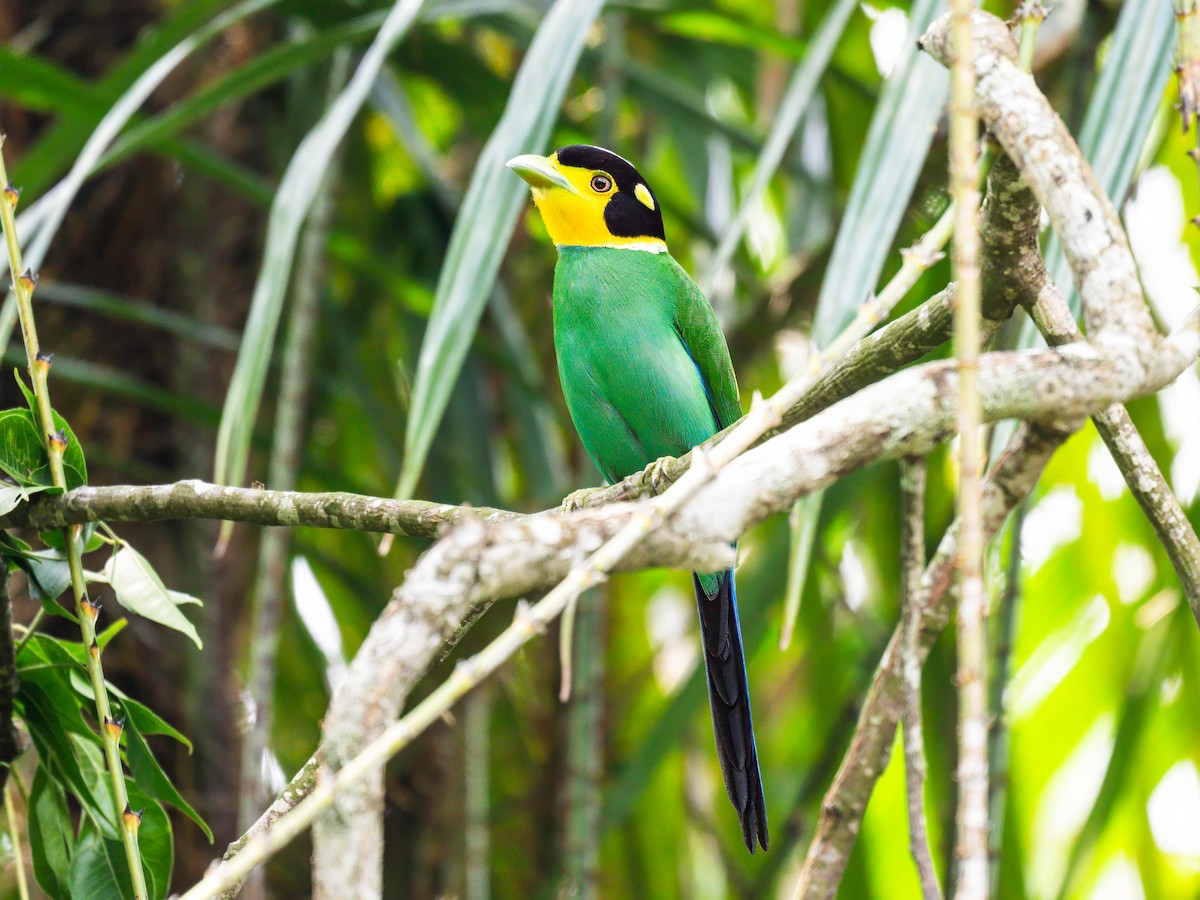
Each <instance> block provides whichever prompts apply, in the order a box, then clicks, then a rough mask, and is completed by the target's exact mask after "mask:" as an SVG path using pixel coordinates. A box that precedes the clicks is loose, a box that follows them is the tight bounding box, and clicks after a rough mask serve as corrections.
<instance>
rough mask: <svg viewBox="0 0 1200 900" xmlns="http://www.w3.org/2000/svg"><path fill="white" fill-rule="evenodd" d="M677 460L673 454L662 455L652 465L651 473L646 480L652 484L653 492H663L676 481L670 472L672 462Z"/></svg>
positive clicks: (651, 489) (651, 490)
mask: <svg viewBox="0 0 1200 900" xmlns="http://www.w3.org/2000/svg"><path fill="white" fill-rule="evenodd" d="M673 462H675V457H673V456H660V457H659V458H658V459H656V460H655V461H654V462H653V463H651V465H650V474H649V476H648V477H647V479H646V481H647V483H648V484H649V485H650V492H651V493H652V494H661V493H662V492H663V491H665V490H666V489H667V488H668V487H670V486H671V485H672V484H674V483H675V479H674V478H672V477H671V476H670V475H669V474H668V470H669V469H670V468H671V464H672V463H673Z"/></svg>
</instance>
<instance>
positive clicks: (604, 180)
mask: <svg viewBox="0 0 1200 900" xmlns="http://www.w3.org/2000/svg"><path fill="white" fill-rule="evenodd" d="M611 188H612V179H611V178H609V177H608V176H607V175H593V176H592V190H593V191H595V192H596V193H597V194H607V193H608V192H609V190H610V189H611Z"/></svg>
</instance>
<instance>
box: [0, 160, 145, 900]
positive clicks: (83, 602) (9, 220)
mask: <svg viewBox="0 0 1200 900" xmlns="http://www.w3.org/2000/svg"><path fill="white" fill-rule="evenodd" d="M2 147H3V139H2V137H0V148H2ZM0 185H3V186H4V187H3V199H2V200H0V221H2V223H3V226H4V236H5V239H6V240H7V242H8V263H9V269H10V271H11V272H12V283H13V287H14V288H15V291H14V293H15V294H16V298H17V316H18V318H19V319H20V322H21V334H22V337H23V338H24V340H25V355H26V357H27V361H28V368H29V378H30V381H31V382H32V383H33V393H34V397H35V399H36V401H37V411H38V418H39V420H40V424H41V433H42V441H43V443H44V445H45V448H46V454H47V456H48V457H49V459H50V476H51V478H52V480H53V482H54V484H55V486H56V487H60V488H62V489H63V490H64V491H65V490H66V489H67V480H66V476H65V474H64V472H63V452H64V450H65V449H66V440H65V438H64V436H63V434H62V433H61V432H59V431H58V430H57V429H56V428H55V426H54V415H53V413H52V412H51V407H50V387H49V384H48V383H47V382H48V378H49V375H50V364H51V357H49V356H44V355H43V354H42V351H41V345H40V344H39V343H38V335H37V326H36V325H35V324H34V320H33V289H34V285H35V284H36V278H35V277H34V276H33V274H32V273H29V272H26V273H22V271H21V269H22V263H21V246H20V244H19V243H18V242H17V230H16V222H15V217H14V213H15V211H16V207H17V199H18V196H19V192H18V191H17V190H16V189H15V188H13V187H12V185H11V184H10V182H9V180H8V172H7V171H6V168H5V165H4V157H3V154H2V153H0ZM79 532H80V529H79V528H64V529H63V532H62V537H63V545H64V546H65V547H66V552H67V566H68V568H69V569H70V572H71V591H72V593H73V594H74V597H75V614H76V616H78V618H79V626H80V630H81V632H82V635H83V646H84V647H85V648H86V650H87V652H86V654H85V655H86V657H87V670H88V675H89V677H90V680H91V683H92V693H93V695H94V696H95V700H96V716H97V719H98V722H99V725H100V735H101V738H102V739H103V742H104V758H105V760H106V761H107V763H108V774H109V776H110V777H111V779H112V787H113V796H114V798H115V799H116V811H117V816H118V820H117V821H116V822H115V823H114V824H115V825H116V829H117V832H118V833H119V834H120V835H121V843H122V844H123V845H124V848H125V861H126V862H127V863H128V864H129V874H130V878H131V879H132V882H133V890H134V896H135V898H136V900H146V897H147V894H146V875H145V872H144V871H143V869H142V857H141V853H140V852H139V851H138V844H137V831H136V829H135V828H130V827H127V826H126V825H125V823H124V822H123V821H122V813H123V812H125V811H127V810H128V809H129V795H128V792H127V791H126V789H125V772H124V770H123V769H122V768H121V747H120V739H121V728H120V725H119V723H117V722H116V721H115V720H114V719H113V716H112V710H111V708H110V707H109V703H108V690H107V689H106V687H105V685H104V668H103V666H102V665H101V662H100V648H99V645H98V644H97V643H96V618H97V616H98V615H99V613H100V605H99V604H98V603H95V604H93V603H92V601H91V600H90V599H89V597H88V595H87V586H86V585H85V584H84V580H83V564H82V562H81V560H80V550H81V547H80V541H79V539H78V538H79Z"/></svg>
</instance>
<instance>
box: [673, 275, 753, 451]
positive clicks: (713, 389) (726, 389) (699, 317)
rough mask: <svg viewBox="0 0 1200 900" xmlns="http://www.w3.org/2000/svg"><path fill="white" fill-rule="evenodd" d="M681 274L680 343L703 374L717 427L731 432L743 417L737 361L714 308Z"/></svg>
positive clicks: (678, 318)
mask: <svg viewBox="0 0 1200 900" xmlns="http://www.w3.org/2000/svg"><path fill="white" fill-rule="evenodd" d="M679 271H680V274H681V275H682V276H683V277H682V279H681V281H682V283H683V285H685V286H686V289H685V290H683V291H681V292H680V296H679V305H678V307H677V308H676V310H675V327H676V328H677V329H678V331H679V339H680V341H682V342H683V346H684V347H686V348H687V351H688V353H690V354H691V357H692V360H693V361H694V362H695V363H696V368H698V369H699V370H700V377H701V378H702V379H703V380H704V389H705V390H706V391H707V393H708V401H709V403H710V404H711V405H712V408H713V412H714V414H715V415H716V419H717V423H718V424H719V425H720V427H721V428H728V427H729V426H730V425H732V424H733V423H734V422H736V421H737V420H738V419H740V418H741V417H742V403H741V400H740V399H739V398H738V386H737V376H736V375H735V374H734V371H733V361H732V360H731V359H730V358H729V347H728V346H727V345H726V344H725V335H724V334H723V333H722V332H721V325H720V323H719V322H718V321H717V316H716V313H714V312H713V308H712V306H711V305H710V304H709V302H708V300H707V299H705V297H704V295H703V294H702V293H700V288H698V287H697V286H696V283H695V282H694V281H692V279H691V277H689V276H688V274H687V273H686V272H684V271H683V269H682V268H680V270H679Z"/></svg>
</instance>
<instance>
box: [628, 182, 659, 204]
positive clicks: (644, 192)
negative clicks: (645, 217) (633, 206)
mask: <svg viewBox="0 0 1200 900" xmlns="http://www.w3.org/2000/svg"><path fill="white" fill-rule="evenodd" d="M633 196H635V197H637V198H638V200H640V201H641V202H642V205H643V206H645V207H646V208H647V209H649V210H653V209H654V195H653V194H651V193H650V188H648V187H646V186H645V185H644V184H642V183H641V182H640V181H639V182H638V185H637V187H635V188H634V189H633Z"/></svg>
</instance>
